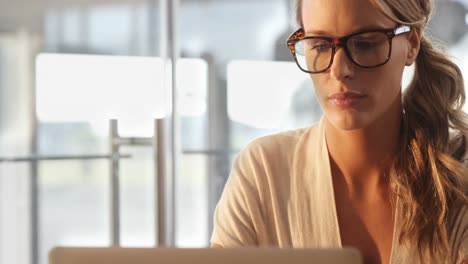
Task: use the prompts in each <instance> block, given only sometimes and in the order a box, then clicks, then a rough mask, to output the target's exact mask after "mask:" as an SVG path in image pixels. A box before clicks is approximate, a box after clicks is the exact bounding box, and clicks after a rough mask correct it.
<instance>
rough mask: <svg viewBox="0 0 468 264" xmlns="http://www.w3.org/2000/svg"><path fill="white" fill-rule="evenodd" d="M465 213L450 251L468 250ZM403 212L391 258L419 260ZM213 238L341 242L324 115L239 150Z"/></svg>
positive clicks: (245, 242) (321, 244)
mask: <svg viewBox="0 0 468 264" xmlns="http://www.w3.org/2000/svg"><path fill="white" fill-rule="evenodd" d="M397 203H398V201H397ZM397 208H398V206H397ZM465 212H466V208H464V209H463V210H462V211H460V212H459V214H460V216H459V218H458V219H457V221H456V223H455V224H454V226H453V228H451V229H452V232H456V235H455V236H454V241H452V242H451V246H452V250H457V249H458V248H460V247H461V248H462V249H463V256H467V255H468V254H467V253H468V231H467V230H468V214H466V213H465ZM402 217H404V216H402V215H400V212H398V210H397V212H396V216H395V224H394V225H395V226H394V236H393V245H392V252H391V258H390V263H391V264H401V263H419V259H418V258H417V256H418V254H417V252H416V250H415V248H414V246H412V245H402V244H399V243H398V241H397V238H398V234H399V233H400V221H401V218H402ZM211 243H214V244H219V245H221V246H223V247H239V246H276V247H295V248H327V247H334V248H336V247H338V248H340V247H342V245H341V238H340V232H339V227H338V220H337V213H336V208H335V198H334V193H333V186H332V178H331V172H330V161H329V156H328V149H327V146H326V143H325V128H324V122H323V118H322V121H320V123H319V124H316V125H314V126H312V127H308V128H303V129H299V130H294V131H288V132H284V133H280V134H275V135H271V136H266V137H262V138H259V139H257V140H255V141H254V142H252V143H251V144H249V146H248V147H247V148H245V149H244V150H243V151H242V152H241V153H240V154H239V155H238V157H237V159H236V161H235V163H234V165H233V168H232V172H231V175H230V176H229V179H228V181H227V183H226V186H225V188H224V191H223V194H222V196H221V199H220V201H219V203H218V205H217V207H216V211H215V216H214V229H213V234H212V238H211ZM458 263H459V262H458Z"/></svg>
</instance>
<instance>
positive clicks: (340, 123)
mask: <svg viewBox="0 0 468 264" xmlns="http://www.w3.org/2000/svg"><path fill="white" fill-rule="evenodd" d="M326 116H327V119H328V122H329V123H330V124H331V125H333V126H334V127H335V128H337V129H341V130H356V129H361V128H364V127H366V126H368V125H370V123H371V122H370V120H369V116H367V115H366V114H364V113H359V112H356V111H352V112H334V113H329V114H327V115H326Z"/></svg>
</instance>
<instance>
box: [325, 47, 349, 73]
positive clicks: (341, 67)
mask: <svg viewBox="0 0 468 264" xmlns="http://www.w3.org/2000/svg"><path fill="white" fill-rule="evenodd" d="M330 74H331V76H332V77H333V78H334V79H336V80H338V81H343V80H346V79H351V78H353V77H354V65H353V63H352V61H351V60H350V59H349V58H348V56H347V54H346V51H345V50H344V49H343V48H341V47H340V48H338V49H337V51H336V52H335V55H334V58H333V63H332V65H331V67H330Z"/></svg>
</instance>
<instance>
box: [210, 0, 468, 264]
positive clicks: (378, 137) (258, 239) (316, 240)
mask: <svg viewBox="0 0 468 264" xmlns="http://www.w3.org/2000/svg"><path fill="white" fill-rule="evenodd" d="M431 8H432V7H431V1H430V0H346V1H342V0H299V1H298V8H297V18H298V23H299V24H300V26H301V29H300V30H298V31H296V32H295V33H294V34H293V35H292V36H291V37H290V39H289V40H288V45H289V48H290V49H291V51H292V53H293V55H294V57H295V59H296V62H297V64H298V66H299V68H300V69H301V70H303V71H305V72H308V73H310V76H311V78H312V80H313V83H314V87H315V93H316V95H317V98H318V100H319V102H320V105H321V107H322V110H323V112H324V116H323V117H322V119H321V121H320V123H319V124H317V125H314V126H312V127H309V128H304V129H300V130H295V131H289V132H285V133H281V134H277V135H272V136H267V137H263V138H260V139H257V140H255V141H254V142H253V143H251V144H250V145H249V146H248V147H247V148H246V149H244V150H243V151H242V152H241V153H240V155H239V156H238V158H237V160H236V162H235V164H234V167H233V170H232V173H231V175H230V177H229V179H228V182H227V183H226V186H225V190H224V192H223V195H222V197H221V199H220V201H219V204H218V206H217V209H216V212H215V227H214V230H213V235H212V240H211V242H212V245H213V246H215V247H237V246H252V245H255V246H279V247H319V248H324V247H342V246H353V247H356V248H358V249H359V250H360V251H361V253H362V255H363V257H364V261H365V263H461V262H462V261H463V260H464V259H466V258H468V213H467V208H468V207H467V197H466V186H467V185H466V181H467V180H466V178H467V177H466V176H467V170H466V168H465V167H464V165H463V163H464V161H465V159H466V154H465V153H466V151H465V150H466V139H465V137H464V136H463V135H464V134H466V132H467V130H468V129H467V119H466V114H465V113H463V111H462V110H461V109H462V106H463V104H464V100H465V94H464V85H463V79H462V76H461V73H460V70H459V68H458V67H457V66H456V65H455V64H453V63H452V62H450V61H449V60H448V59H447V58H446V56H445V55H443V54H442V53H440V52H439V51H437V50H436V49H435V48H434V47H433V46H432V44H431V43H430V42H429V41H428V39H427V38H426V37H425V35H424V28H425V26H426V24H427V22H428V19H429V16H430V13H431ZM413 63H415V73H414V78H413V81H412V83H411V84H410V85H409V87H408V88H407V89H406V90H405V92H404V94H403V92H402V88H401V82H402V74H403V69H404V67H405V66H409V65H412V64H413ZM465 165H466V163H465Z"/></svg>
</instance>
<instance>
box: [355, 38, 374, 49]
mask: <svg viewBox="0 0 468 264" xmlns="http://www.w3.org/2000/svg"><path fill="white" fill-rule="evenodd" d="M351 45H352V47H353V48H354V49H356V50H362V51H365V50H370V49H373V48H375V47H377V46H378V45H379V42H378V41H375V40H364V39H360V40H353V41H352V42H351Z"/></svg>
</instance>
